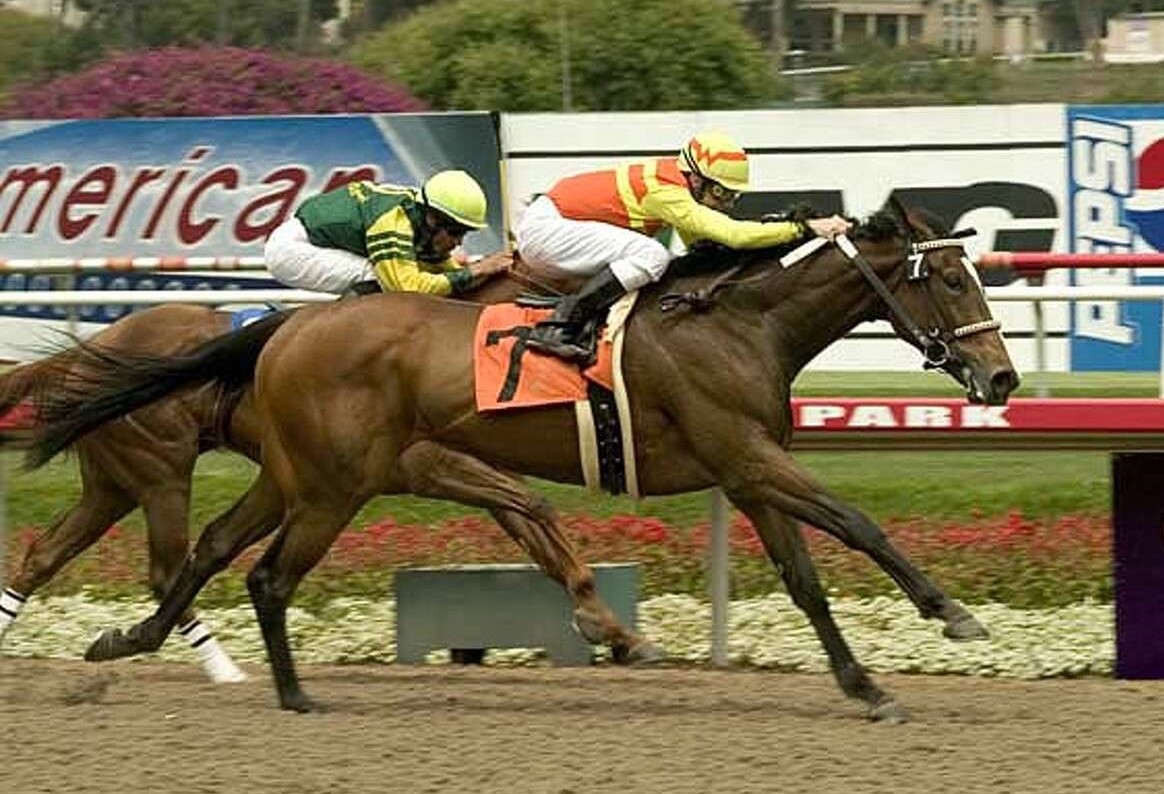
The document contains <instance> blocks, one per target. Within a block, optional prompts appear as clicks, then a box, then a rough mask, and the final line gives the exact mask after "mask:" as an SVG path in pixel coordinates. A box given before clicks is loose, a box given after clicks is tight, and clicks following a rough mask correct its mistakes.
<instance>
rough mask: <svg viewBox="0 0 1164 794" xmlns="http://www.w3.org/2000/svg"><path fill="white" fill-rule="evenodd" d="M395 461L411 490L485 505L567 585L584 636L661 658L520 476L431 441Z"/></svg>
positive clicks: (623, 655) (639, 658)
mask: <svg viewBox="0 0 1164 794" xmlns="http://www.w3.org/2000/svg"><path fill="white" fill-rule="evenodd" d="M399 465H400V469H401V472H402V473H403V474H404V476H405V480H406V483H407V485H408V489H409V490H410V491H411V492H412V493H414V494H417V495H418V496H429V497H433V498H436V499H449V500H453V501H456V502H460V503H462V504H468V505H474V506H476V507H483V508H486V509H487V510H489V512H490V513H491V514H492V515H493V517H494V518H495V519H496V520H497V522H498V523H499V524H500V525H501V527H502V528H503V529H504V530H505V531H506V532H507V533H508V534H509V536H510V537H512V538H513V539H514V540H515V541H517V543H518V545H520V546H521V547H522V548H523V549H525V551H526V552H527V553H528V554H529V555H530V557H531V558H532V559H533V560H534V562H536V563H537V564H538V565H539V566H540V567H541V568H542V570H544V571H545V572H546V573H547V574H548V575H549V576H550V577H551V578H552V579H554V580H555V581H556V582H558V583H559V584H561V585H562V587H564V588H565V590H566V592H567V594H569V596H570V598H571V600H572V601H573V602H574V606H575V611H574V616H575V622H576V624H577V626H578V629H579V631H580V632H581V633H582V635H583V636H584V637H586V639H587V640H589V641H590V642H592V643H596V644H598V643H606V644H609V645H610V647H611V650H612V652H613V654H614V657H615V659H617V660H619V661H628V662H647V661H656V660H657V659H659V658H661V657H662V651H661V650H660V649H659V648H658V647H656V646H655V645H654V644H652V643H651V642H650V641H648V640H645V639H643V638H642V637H640V636H638V635H637V634H635V633H634V632H633V631H631V630H630V629H628V628H626V627H625V626H623V625H622V624H621V623H620V622H619V621H618V619H617V618H616V617H615V616H614V613H613V612H612V611H611V610H610V608H609V607H608V606H607V605H606V604H605V603H604V602H603V601H602V599H601V598H600V597H599V595H598V592H597V591H596V590H595V587H594V574H593V572H592V571H591V570H590V568H589V567H588V566H587V565H586V564H585V563H584V562H582V560H581V558H580V557H579V556H578V553H577V551H576V550H575V549H574V545H573V544H572V543H570V541H569V539H568V538H567V537H566V536H565V534H564V533H563V532H562V529H561V525H560V523H559V521H558V517H557V513H556V511H555V510H554V509H553V507H552V506H551V505H550V503H549V502H548V501H547V500H546V499H545V498H544V497H542V496H540V495H538V494H535V493H534V492H533V491H531V490H530V489H529V488H528V487H527V486H526V485H525V484H524V483H523V482H522V481H521V480H519V479H518V478H516V477H513V476H511V475H509V474H506V473H504V472H501V471H499V470H497V469H495V468H493V467H492V466H489V465H488V464H486V463H484V462H483V461H481V460H479V459H478V458H474V457H472V456H471V455H466V454H464V453H462V452H457V451H454V450H451V449H448V448H447V447H443V446H441V445H439V444H436V443H433V442H425V443H422V444H416V445H414V446H412V447H410V448H409V449H408V450H407V451H406V452H405V453H404V454H403V455H402V456H401V457H400V460H399Z"/></svg>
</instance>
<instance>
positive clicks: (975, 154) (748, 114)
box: [502, 104, 1068, 369]
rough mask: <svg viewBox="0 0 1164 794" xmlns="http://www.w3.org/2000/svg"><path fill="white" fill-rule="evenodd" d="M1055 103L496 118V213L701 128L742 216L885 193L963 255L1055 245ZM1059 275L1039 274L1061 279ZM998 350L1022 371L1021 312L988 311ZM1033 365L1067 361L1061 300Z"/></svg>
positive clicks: (871, 365) (1059, 224) (861, 332)
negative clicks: (971, 231) (745, 167)
mask: <svg viewBox="0 0 1164 794" xmlns="http://www.w3.org/2000/svg"><path fill="white" fill-rule="evenodd" d="M1063 115H1064V106H1063V105H1049V104H1048V105H1007V106H980V107H936V108H935V107H928V108H920V107H913V108H861V109H811V110H771V111H742V112H741V111H736V112H728V111H723V112H719V111H716V112H686V113H591V114H507V115H505V116H504V117H503V118H502V145H503V147H504V153H505V158H506V177H507V179H506V182H507V191H508V198H509V211H510V213H511V215H512V216H514V217H515V218H516V217H517V216H518V215H520V212H521V210H522V208H523V206H524V205H525V203H526V202H527V201H528V200H529V198H530V197H531V196H532V195H534V194H536V193H539V192H542V191H545V190H548V189H549V188H550V187H551V186H552V185H553V183H554V182H555V181H556V180H557V179H559V178H561V177H563V176H565V175H568V174H572V173H577V172H580V171H584V170H587V169H592V168H598V167H603V166H607V165H611V164H614V163H617V162H620V161H626V160H633V159H639V158H647V157H674V156H675V155H676V153H677V152H678V150H679V147H680V146H681V145H682V144H683V143H684V142H685V141H686V140H687V138H689V137H690V136H691V135H692V134H694V133H696V132H698V131H700V130H703V129H721V130H724V131H726V132H728V133H730V134H731V135H732V136H733V137H734V138H736V139H737V140H738V141H739V142H740V143H741V144H742V145H743V146H744V148H746V149H747V150H748V153H749V160H750V162H751V164H752V172H753V173H752V182H753V192H751V193H749V194H747V195H746V196H745V197H744V198H743V200H741V202H740V204H739V207H738V211H739V213H740V214H741V215H744V216H746V217H757V216H758V215H760V214H762V213H765V212H772V211H779V210H785V209H787V208H788V207H790V206H791V205H793V204H796V203H800V202H805V203H808V204H810V205H812V207H813V208H814V209H816V210H817V211H818V212H822V213H824V212H838V213H843V214H846V215H849V216H854V217H861V216H864V215H867V214H869V213H871V212H874V211H875V210H877V209H879V208H881V207H883V206H884V205H885V203H886V200H887V199H888V198H889V197H890V196H891V195H895V196H897V197H898V198H899V199H901V200H902V201H903V202H904V203H906V204H907V205H909V206H912V207H919V208H924V209H926V210H929V211H930V212H932V213H934V214H936V215H937V216H939V217H940V218H941V219H942V220H943V221H945V222H946V223H947V224H948V225H949V226H951V227H958V228H965V227H973V228H975V229H976V230H977V232H978V233H977V235H976V236H974V237H972V238H969V239H968V240H967V249H968V252H969V253H970V254H971V256H977V254H978V253H981V252H984V251H989V250H1001V251H1053V250H1063V248H1062V247H1061V246H1062V245H1063V240H1062V230H1063V215H1064V209H1063V203H1062V202H1063V194H1064V174H1065V171H1066V169H1065V167H1064V155H1063V149H1064V145H1063V132H1062V130H1063ZM1066 280H1067V277H1066V274H1065V273H1063V272H1060V273H1052V274H1050V275H1049V276H1048V279H1047V283H1049V284H1056V283H1057V284H1064V283H1066ZM993 309H994V311H995V314H996V316H998V318H999V319H1000V320H1001V321H1002V322H1003V325H1004V327H1005V329H1006V334H1007V339H1008V341H1009V346H1010V348H1011V352H1012V355H1013V356H1014V358H1015V360H1016V363H1018V365H1019V367H1020V368H1021V369H1027V368H1030V367H1031V366H1033V363H1034V360H1035V354H1034V338H1035V333H1034V319H1033V312H1032V310H1031V308H1030V306H1029V305H1027V304H1014V303H1007V304H1003V303H1000V304H996V305H995V306H994V307H993ZM1045 322H1046V325H1045V328H1046V331H1047V365H1048V367H1049V368H1051V369H1065V368H1066V367H1067V366H1068V362H1067V360H1066V352H1067V305H1066V304H1053V303H1049V304H1046V306H1045ZM919 365H920V356H919V355H918V354H917V353H916V352H915V351H913V350H912V349H911V348H910V347H908V346H907V345H905V344H904V343H902V342H901V341H900V340H898V339H896V338H895V337H894V336H893V334H892V332H891V330H890V329H889V327H888V326H887V325H886V324H883V323H877V324H871V325H865V326H861V327H860V328H858V329H857V330H856V331H855V332H854V333H853V334H851V335H850V336H849V337H848V338H846V339H845V340H844V341H843V342H841V343H840V344H838V345H834V346H832V347H830V348H829V349H827V350H826V351H825V352H824V353H822V354H821V356H819V357H818V358H817V359H816V360H815V361H814V362H812V365H811V366H813V367H816V368H820V369H911V368H914V367H917V366H919Z"/></svg>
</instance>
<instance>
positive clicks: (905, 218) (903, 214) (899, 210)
mask: <svg viewBox="0 0 1164 794" xmlns="http://www.w3.org/2000/svg"><path fill="white" fill-rule="evenodd" d="M889 206H890V207H892V208H893V211H894V213H896V215H897V217H898V219H899V220H900V221H901V226H902V228H903V229H905V230H906V231H912V230H913V224H912V223H910V222H909V213H908V212H907V211H906V209H905V205H904V204H902V203H901V199H899V198H898V197H897V194H896V193H891V194H890V195H889Z"/></svg>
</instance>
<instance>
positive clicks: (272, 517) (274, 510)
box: [85, 471, 283, 661]
mask: <svg viewBox="0 0 1164 794" xmlns="http://www.w3.org/2000/svg"><path fill="white" fill-rule="evenodd" d="M282 516H283V498H282V496H281V495H280V493H279V491H278V489H277V488H276V487H275V485H274V483H273V482H272V481H271V479H270V478H269V477H267V476H266V473H265V472H264V471H260V472H259V476H258V477H257V478H256V479H255V481H254V482H253V483H251V487H250V488H249V489H248V490H247V492H246V493H245V494H243V496H242V497H241V498H240V499H239V500H238V501H237V502H236V503H235V504H234V505H233V506H232V507H231V508H230V509H229V510H228V511H227V512H226V513H224V514H223V515H221V516H219V517H218V518H216V519H214V520H213V521H212V522H210V524H209V525H208V526H207V528H206V530H205V531H204V532H203V533H202V536H201V537H199V538H198V543H197V544H195V546H194V551H193V552H192V553H191V555H190V557H189V559H187V560H186V563H185V564H184V565H183V566H182V568H181V570H180V571H179V572H178V575H177V577H176V578H175V579H174V583H173V585H171V587H170V588H169V590H168V591H167V592H166V594H165V597H163V598H162V601H161V603H160V604H159V605H158V609H157V611H155V612H154V614H153V615H151V616H150V617H148V618H146V619H145V620H144V621H142V622H141V623H139V624H137V625H136V626H133V627H132V628H130V629H129V630H128V631H125V632H122V631H121V630H120V629H109V630H106V631H105V632H103V633H102V634H101V636H99V637H98V638H97V639H96V640H94V641H93V644H92V645H90V646H89V650H88V651H87V652H86V653H85V658H86V659H88V660H89V661H107V660H110V659H120V658H122V657H125V656H134V655H136V654H139V653H148V652H152V651H156V650H157V649H158V648H160V647H161V646H162V643H163V642H164V641H165V639H166V637H167V636H169V634H170V631H172V630H173V628H174V626H175V625H177V623H178V621H179V620H181V618H182V616H183V615H184V614H186V612H187V610H189V608H190V605H191V604H192V603H194V598H195V596H197V595H198V593H199V591H201V590H202V588H203V587H204V586H205V585H206V583H207V582H208V581H209V580H210V578H211V577H212V576H214V574H216V573H218V572H219V571H221V570H223V569H224V568H226V567H227V566H228V565H229V564H230V563H231V561H232V560H234V559H235V558H236V557H237V556H238V555H239V554H241V553H242V552H243V551H244V550H245V549H246V548H248V547H249V546H251V545H253V544H255V543H257V542H258V541H260V540H261V539H263V538H265V537H266V536H267V535H269V534H270V533H271V532H272V531H273V530H274V529H275V527H277V526H278V525H279V521H280V519H281V518H282Z"/></svg>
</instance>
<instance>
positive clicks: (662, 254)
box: [516, 196, 672, 292]
mask: <svg viewBox="0 0 1164 794" xmlns="http://www.w3.org/2000/svg"><path fill="white" fill-rule="evenodd" d="M516 237H517V250H518V253H520V254H521V258H522V259H523V260H525V261H527V262H529V263H531V264H535V265H545V266H549V267H555V268H557V269H559V270H563V271H565V272H567V273H575V274H578V275H583V276H592V275H594V274H595V273H597V272H598V271H600V270H601V269H602V268H603V267H604V266H606V265H610V269H611V271H613V272H614V276H615V278H617V279H618V281H619V283H620V284H622V286H623V288H624V289H626V291H627V292H631V291H633V290H636V289H638V288H639V287H641V286H643V285H644V284H646V283H648V282H651V281H658V280H659V279H660V278H661V277H662V276H663V274H664V273H665V272H666V271H667V265H669V264H670V263H671V256H672V255H671V252H670V251H668V250H667V248H666V247H665V246H664V245H663V244H662V243H660V242H659V241H658V240H655V239H654V238H651V237H647V236H646V235H645V234H640V233H639V232H634V231H631V230H630V229H623V228H622V227H619V226H613V225H611V224H609V223H601V222H599V221H576V220H571V219H570V218H563V217H562V215H561V213H559V212H558V208H557V207H556V206H554V202H553V201H551V200H550V199H549V197H548V196H539V197H538V198H537V199H536V200H535V201H534V202H533V203H532V204H530V205H529V206H528V207H527V208H526V210H525V213H523V214H522V216H521V220H520V221H518V224H517V230H516Z"/></svg>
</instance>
